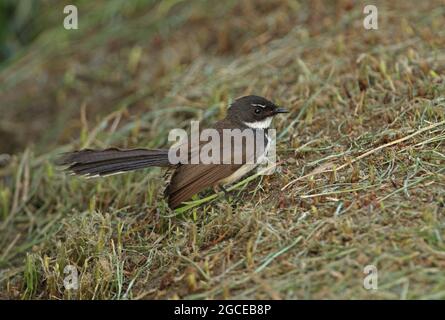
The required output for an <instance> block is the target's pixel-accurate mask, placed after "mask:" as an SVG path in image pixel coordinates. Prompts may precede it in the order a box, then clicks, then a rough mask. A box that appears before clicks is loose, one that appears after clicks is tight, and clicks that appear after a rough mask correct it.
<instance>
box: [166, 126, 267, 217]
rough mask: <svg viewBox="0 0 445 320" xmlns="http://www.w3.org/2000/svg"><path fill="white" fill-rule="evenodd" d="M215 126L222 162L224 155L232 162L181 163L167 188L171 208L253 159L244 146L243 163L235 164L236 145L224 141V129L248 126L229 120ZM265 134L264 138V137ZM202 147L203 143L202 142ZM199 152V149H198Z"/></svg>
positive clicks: (193, 151) (192, 152) (193, 152)
mask: <svg viewBox="0 0 445 320" xmlns="http://www.w3.org/2000/svg"><path fill="white" fill-rule="evenodd" d="M214 128H215V129H216V130H218V131H219V133H220V138H221V140H220V147H221V149H220V157H221V158H220V163H223V162H222V160H223V157H224V155H230V156H231V158H232V161H231V162H230V164H183V165H180V166H179V167H178V168H177V169H176V170H175V172H174V174H173V176H172V178H171V180H170V184H169V186H168V187H167V189H166V190H165V195H166V196H167V197H168V203H169V206H170V208H172V209H174V208H177V207H178V206H179V205H180V204H181V203H182V202H184V201H187V200H189V199H190V198H191V197H192V196H193V195H194V194H196V193H198V192H200V191H202V190H204V189H206V188H208V187H212V186H214V185H215V184H217V183H218V182H220V181H221V180H222V179H225V178H227V177H229V176H231V175H232V174H233V173H235V172H236V171H237V170H238V169H240V168H241V167H242V166H243V164H245V163H246V162H247V161H248V160H247V159H252V156H253V154H250V155H248V154H247V153H246V149H245V148H242V149H241V152H242V156H241V160H242V161H241V163H240V164H234V163H235V161H234V146H233V145H232V144H229V145H227V146H226V145H225V144H224V143H223V140H224V139H223V137H224V134H223V132H222V131H223V129H245V128H247V127H246V126H244V127H243V126H242V125H240V124H235V123H232V122H227V121H225V120H222V121H219V122H217V123H216V124H215V126H214ZM264 137H265V136H264V134H263V139H264ZM200 147H202V143H201V144H200ZM195 152H196V150H194V149H192V150H190V154H195ZM197 152H199V149H198V150H197Z"/></svg>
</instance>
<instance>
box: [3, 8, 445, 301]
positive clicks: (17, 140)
mask: <svg viewBox="0 0 445 320" xmlns="http://www.w3.org/2000/svg"><path fill="white" fill-rule="evenodd" d="M130 3H131V4H130ZM77 5H78V7H79V30H72V31H66V30H64V29H63V28H62V19H63V15H62V10H63V7H62V6H58V5H55V6H51V7H48V8H46V9H45V12H43V13H40V14H44V15H46V16H47V19H46V20H45V21H46V22H45V23H50V24H51V26H48V27H46V28H45V30H44V31H43V32H41V33H40V34H39V35H38V36H37V38H36V39H35V40H34V41H33V42H32V43H31V44H30V45H28V46H26V47H25V48H23V49H22V50H21V51H20V52H19V53H18V54H17V55H16V56H15V57H14V58H11V59H10V60H9V61H8V62H7V63H5V64H3V65H2V69H1V70H0V112H1V114H2V116H1V118H0V154H1V153H3V154H8V155H10V157H8V158H9V161H6V160H5V161H4V162H5V163H4V164H3V165H2V166H1V167H0V297H1V298H4V299H7V298H25V299H30V298H33V299H43V298H50V299H59V298H69V299H71V298H72V299H79V298H80V299H99V298H107V299H108V298H113V299H124V298H132V299H140V298H144V299H165V298H188V299H198V298H210V299H211V298H224V299H225V298H227V299H231V298H266V299H269V298H272V299H297V298H298V299H311V298H321V299H333V298H341V299H351V298H355V299H357V298H370V299H389V298H393V299H413V298H436V299H443V298H445V276H444V273H443V269H444V267H445V244H444V240H443V239H444V237H445V217H444V213H445V208H444V206H445V193H444V187H445V99H444V91H445V90H444V89H445V50H444V49H445V32H444V29H443V26H444V25H445V4H444V2H443V1H425V2H419V1H391V2H389V1H380V2H379V1H378V2H377V7H378V9H379V29H378V30H370V31H367V30H365V29H364V28H363V25H362V23H363V17H364V14H363V5H364V3H361V2H353V1H347V0H344V1H337V2H334V1H332V2H324V1H310V2H309V1H308V2H303V1H241V2H238V1H225V2H221V1H218V2H216V1H194V2H193V5H191V4H189V3H186V2H182V1H162V2H159V1H148V0H145V1H142V0H138V1H131V2H130V1H121V0H113V1H95V2H94V4H93V2H91V1H78V2H77ZM59 16H60V20H59V19H58V18H57V17H59ZM36 18H37V19H38V17H36ZM48 21H49V22H48ZM245 94H258V95H263V96H266V97H268V98H270V99H272V100H274V101H275V102H277V103H278V104H280V105H283V106H285V107H287V108H288V109H290V110H291V113H290V114H288V115H286V116H281V117H280V118H277V119H276V120H275V123H274V125H275V127H276V128H277V131H278V137H279V140H278V143H277V155H278V160H279V162H280V167H279V169H280V170H279V172H278V173H276V174H274V175H272V176H261V177H256V178H254V179H249V180H244V181H243V183H241V184H240V185H239V186H238V187H237V188H235V190H233V191H232V192H231V195H232V198H229V199H224V197H222V198H216V199H215V200H213V201H212V202H207V203H204V204H203V205H201V206H198V207H195V208H192V209H190V210H187V211H185V212H183V213H181V214H177V213H174V212H171V211H170V210H168V209H167V206H166V204H165V202H164V200H163V198H162V191H163V187H164V184H165V183H164V179H163V175H164V172H162V171H160V170H157V169H152V170H143V171H138V172H134V173H130V174H126V175H121V176H114V177H109V178H104V179H101V180H89V181H85V180H83V179H79V178H73V177H70V176H67V175H65V174H64V173H63V172H60V171H59V170H58V169H57V168H56V167H55V166H54V164H53V161H54V159H55V156H56V155H57V154H59V153H60V152H63V151H67V150H72V149H77V148H85V147H94V148H102V147H107V146H111V145H113V146H119V147H135V146H141V147H164V146H167V145H168V144H167V134H168V132H169V130H170V129H172V128H177V127H184V128H186V127H187V126H188V125H189V123H190V121H191V120H196V119H198V120H200V121H203V122H204V123H211V122H213V121H215V120H217V119H220V118H221V117H223V116H224V112H225V109H226V107H227V104H228V103H229V102H230V101H231V100H232V99H234V98H235V97H238V96H241V95H245ZM5 159H6V157H5ZM211 194H212V193H211V192H210V191H209V192H207V193H203V194H201V195H200V196H199V198H204V197H206V196H209V195H211ZM197 199H198V198H197ZM67 265H73V266H75V267H76V268H77V270H78V272H79V277H80V288H79V290H77V291H69V290H66V289H65V288H64V285H63V279H64V278H65V276H66V275H65V274H64V273H63V270H64V268H65V266H67ZM367 265H375V266H376V267H377V269H378V290H375V291H372V290H371V291H369V290H366V289H364V287H363V279H364V277H365V275H364V273H363V270H364V268H365V266H367Z"/></svg>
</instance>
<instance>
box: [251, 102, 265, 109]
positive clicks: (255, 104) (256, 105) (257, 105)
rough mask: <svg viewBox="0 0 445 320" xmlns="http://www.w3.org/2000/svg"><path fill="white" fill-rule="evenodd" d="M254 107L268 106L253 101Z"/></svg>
mask: <svg viewBox="0 0 445 320" xmlns="http://www.w3.org/2000/svg"><path fill="white" fill-rule="evenodd" d="M251 106H252V107H260V108H263V109H264V108H266V106H265V105H264V104H259V103H252V104H251Z"/></svg>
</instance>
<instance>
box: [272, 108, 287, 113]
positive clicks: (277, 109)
mask: <svg viewBox="0 0 445 320" xmlns="http://www.w3.org/2000/svg"><path fill="white" fill-rule="evenodd" d="M274 113H275V114H277V113H289V111H288V110H287V109H285V108H276V109H275V110H274Z"/></svg>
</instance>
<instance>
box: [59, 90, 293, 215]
mask: <svg viewBox="0 0 445 320" xmlns="http://www.w3.org/2000/svg"><path fill="white" fill-rule="evenodd" d="M287 112H288V110H287V109H285V108H282V107H279V106H278V105H276V104H275V103H273V102H272V101H270V100H268V99H266V98H264V97H261V96H256V95H249V96H243V97H240V98H238V99H236V100H234V101H233V102H232V103H231V104H230V106H229V108H228V110H227V113H226V117H225V118H224V119H222V120H219V121H217V122H216V123H214V124H213V125H211V126H209V127H208V128H206V129H211V130H213V132H216V133H217V134H219V136H218V138H216V139H215V140H214V141H212V143H215V142H217V143H216V144H214V145H212V146H215V149H211V152H209V153H208V155H211V156H213V155H216V156H217V157H216V159H217V160H221V161H213V162H207V163H203V162H199V161H198V162H196V161H195V162H193V161H192V159H193V157H194V155H197V154H200V155H202V153H199V151H198V150H200V148H203V146H204V145H205V143H204V142H203V141H199V144H198V145H197V146H196V145H195V147H191V146H190V145H191V144H193V143H191V141H190V138H188V139H185V140H183V141H181V142H180V143H177V144H176V146H177V148H176V149H172V148H166V149H143V148H136V149H119V148H108V149H102V150H93V149H83V150H78V151H72V152H67V153H64V154H62V155H61V156H60V157H59V159H58V160H57V164H58V165H59V166H65V168H64V169H65V170H66V171H68V172H70V173H71V174H74V175H80V176H85V177H88V178H91V177H105V176H109V175H114V174H119V173H125V172H128V171H133V170H137V169H143V168H148V167H164V168H167V169H169V170H172V171H173V172H172V175H171V178H170V181H169V183H168V185H167V187H166V188H165V191H164V196H165V198H166V199H167V202H168V206H169V207H170V208H171V209H176V208H178V207H180V206H181V204H183V203H184V202H185V201H187V200H190V198H191V197H192V196H193V195H195V194H198V193H199V192H201V191H203V190H205V189H207V188H210V187H212V188H214V190H215V191H216V190H221V189H222V190H223V191H224V192H227V191H226V189H225V187H226V186H228V185H230V184H233V183H234V182H236V181H238V180H239V179H241V178H242V177H243V176H245V175H247V174H248V173H250V172H251V171H252V170H254V169H255V168H256V167H257V166H258V164H259V163H260V162H261V161H260V159H263V160H264V158H265V157H267V152H268V149H269V147H270V144H271V142H272V141H271V139H270V137H269V134H268V132H269V130H270V126H271V123H272V120H273V118H274V117H275V116H276V115H278V114H281V113H287ZM237 130H238V131H241V132H249V131H250V132H252V133H253V134H254V135H251V136H254V140H253V141H250V142H249V141H248V140H247V139H244V140H241V144H240V143H238V145H237V144H236V143H235V145H233V143H231V144H227V143H224V142H225V141H223V140H224V139H225V138H224V137H227V132H229V133H231V132H232V131H237ZM238 131H237V132H238ZM251 136H249V137H251ZM229 138H230V137H229ZM230 141H231V142H232V140H230ZM259 142H260V143H259ZM184 143H186V147H187V149H186V153H187V155H186V157H182V158H181V159H182V161H176V163H175V162H174V161H172V158H173V157H172V155H173V154H175V155H176V154H177V151H178V150H181V149H180V148H181V147H182V146H184ZM251 144H255V147H254V148H253V150H254V151H253V153H252V151H246V150H247V149H249V148H248V147H249V146H250V145H251ZM249 150H252V148H250V149H249ZM218 151H219V152H218ZM228 153H229V160H230V161H226V162H224V161H222V157H223V156H225V155H226V154H228ZM217 154H219V157H218V155H217ZM212 159H214V158H212ZM236 159H238V161H235V160H236ZM239 159H241V160H239Z"/></svg>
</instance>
